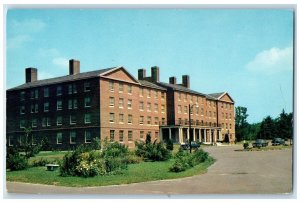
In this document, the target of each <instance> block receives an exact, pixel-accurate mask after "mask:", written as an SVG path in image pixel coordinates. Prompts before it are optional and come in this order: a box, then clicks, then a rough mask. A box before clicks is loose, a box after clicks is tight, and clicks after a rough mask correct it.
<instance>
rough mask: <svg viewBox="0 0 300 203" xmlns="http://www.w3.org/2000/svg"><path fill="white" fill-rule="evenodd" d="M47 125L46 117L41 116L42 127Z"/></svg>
mask: <svg viewBox="0 0 300 203" xmlns="http://www.w3.org/2000/svg"><path fill="white" fill-rule="evenodd" d="M46 126H47V118H42V127H46Z"/></svg>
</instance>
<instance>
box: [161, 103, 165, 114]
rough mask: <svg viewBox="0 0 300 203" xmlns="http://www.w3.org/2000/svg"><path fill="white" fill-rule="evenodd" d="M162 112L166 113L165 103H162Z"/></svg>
mask: <svg viewBox="0 0 300 203" xmlns="http://www.w3.org/2000/svg"><path fill="white" fill-rule="evenodd" d="M161 112H162V113H165V105H164V104H162V105H161Z"/></svg>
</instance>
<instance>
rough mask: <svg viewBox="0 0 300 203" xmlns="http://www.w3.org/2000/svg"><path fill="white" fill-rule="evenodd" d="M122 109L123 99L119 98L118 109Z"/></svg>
mask: <svg viewBox="0 0 300 203" xmlns="http://www.w3.org/2000/svg"><path fill="white" fill-rule="evenodd" d="M123 107H124V99H123V98H120V99H119V108H123Z"/></svg>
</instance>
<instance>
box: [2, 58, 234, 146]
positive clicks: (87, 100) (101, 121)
mask: <svg viewBox="0 0 300 203" xmlns="http://www.w3.org/2000/svg"><path fill="white" fill-rule="evenodd" d="M37 77H38V73H37V69H36V68H27V69H26V70H25V81H26V83H24V84H23V85H20V86H17V87H14V88H11V89H9V90H7V98H6V99H7V103H6V106H7V119H6V122H7V127H6V131H7V133H6V140H7V146H19V145H22V144H24V142H25V140H24V139H25V133H24V130H25V129H28V128H30V129H31V132H32V133H31V137H30V140H31V141H32V142H33V143H40V142H41V141H42V140H43V139H47V140H48V142H49V144H50V146H51V148H52V149H72V148H74V147H75V146H78V145H80V144H89V143H91V142H92V140H93V139H94V138H99V139H105V138H108V139H110V140H115V141H118V142H120V143H123V144H125V145H127V146H129V147H134V142H135V141H136V140H145V139H146V135H147V134H150V135H151V137H152V140H154V139H169V138H170V139H172V140H173V142H178V143H181V142H186V141H187V139H190V138H191V139H193V140H199V141H201V142H207V143H215V142H216V141H218V140H224V139H225V140H226V139H227V140H228V141H229V142H233V141H234V140H235V131H234V101H233V100H232V98H231V97H230V96H229V94H228V93H226V92H224V93H217V94H209V95H206V94H202V93H199V92H196V91H193V90H190V87H189V76H187V75H185V76H183V83H182V84H177V83H176V78H175V77H172V78H170V81H169V83H163V82H160V80H159V68H158V67H152V68H151V76H150V77H146V70H145V69H140V70H138V79H136V78H135V77H134V76H132V75H131V74H130V73H129V72H128V71H127V70H126V69H125V68H123V67H114V68H108V69H102V70H97V71H91V72H85V73H80V62H79V61H77V60H73V59H72V60H70V61H69V75H66V76H62V77H57V78H52V79H46V80H38V78H37ZM189 106H190V107H191V108H189ZM189 109H191V129H190V130H189V127H188V126H189V125H188V124H189V121H190V119H189Z"/></svg>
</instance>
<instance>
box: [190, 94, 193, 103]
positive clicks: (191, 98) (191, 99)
mask: <svg viewBox="0 0 300 203" xmlns="http://www.w3.org/2000/svg"><path fill="white" fill-rule="evenodd" d="M190 102H191V103H193V96H192V95H190Z"/></svg>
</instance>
